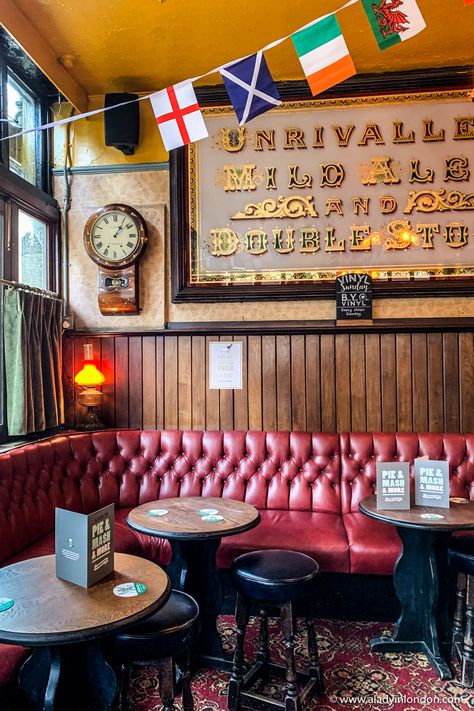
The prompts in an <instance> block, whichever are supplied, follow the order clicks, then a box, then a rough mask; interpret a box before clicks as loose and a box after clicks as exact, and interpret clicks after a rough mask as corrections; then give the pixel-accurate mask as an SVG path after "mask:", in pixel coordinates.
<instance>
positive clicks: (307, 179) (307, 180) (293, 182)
mask: <svg viewBox="0 0 474 711" xmlns="http://www.w3.org/2000/svg"><path fill="white" fill-rule="evenodd" d="M298 170H299V168H298V166H297V165H289V166H288V174H289V175H288V188H289V189H291V188H310V187H311V185H312V183H313V178H312V176H311V175H308V173H303V175H302V176H301V178H299V177H298Z"/></svg>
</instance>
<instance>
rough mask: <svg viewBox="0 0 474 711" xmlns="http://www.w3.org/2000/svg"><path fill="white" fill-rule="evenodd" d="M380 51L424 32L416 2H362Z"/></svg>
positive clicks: (423, 22)
mask: <svg viewBox="0 0 474 711" xmlns="http://www.w3.org/2000/svg"><path fill="white" fill-rule="evenodd" d="M362 5H363V7H364V10H365V12H366V13H367V16H368V18H369V22H370V26H371V27H372V31H373V33H374V35H375V39H376V40H377V44H378V46H379V49H388V47H392V46H393V45H394V44H398V42H403V41H404V40H407V39H410V37H414V36H415V35H417V34H418V32H421V30H424V29H425V27H426V22H425V21H424V19H423V15H422V14H421V12H420V9H419V7H418V5H417V4H416V0H362Z"/></svg>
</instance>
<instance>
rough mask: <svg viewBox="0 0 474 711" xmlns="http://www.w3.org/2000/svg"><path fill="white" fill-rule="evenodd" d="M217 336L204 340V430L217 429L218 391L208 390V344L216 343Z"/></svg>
mask: <svg viewBox="0 0 474 711" xmlns="http://www.w3.org/2000/svg"><path fill="white" fill-rule="evenodd" d="M218 340H219V337H218V336H207V338H206V429H207V430H218V429H219V390H210V389H209V343H210V342H211V341H218Z"/></svg>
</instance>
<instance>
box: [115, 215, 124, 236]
mask: <svg viewBox="0 0 474 711" xmlns="http://www.w3.org/2000/svg"><path fill="white" fill-rule="evenodd" d="M126 219H127V218H126V217H124V218H123V220H122V224H121V225H120V227H119V228H118V230H117V232H116V233H115V234H114V237H117V235H118V233H119V232H121V231H122V230H123V226H124V224H125V220H126Z"/></svg>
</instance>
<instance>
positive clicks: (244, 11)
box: [0, 0, 474, 95]
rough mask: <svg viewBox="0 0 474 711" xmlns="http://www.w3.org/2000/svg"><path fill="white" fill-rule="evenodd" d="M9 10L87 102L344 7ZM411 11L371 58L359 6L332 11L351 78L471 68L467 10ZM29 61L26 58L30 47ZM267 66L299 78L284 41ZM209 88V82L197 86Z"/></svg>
mask: <svg viewBox="0 0 474 711" xmlns="http://www.w3.org/2000/svg"><path fill="white" fill-rule="evenodd" d="M11 2H12V4H13V5H15V6H16V8H17V9H19V10H20V11H22V12H23V13H24V15H26V17H27V18H28V20H29V21H30V23H31V24H32V25H33V27H34V28H35V29H36V30H37V32H38V33H39V34H40V35H41V37H42V38H43V39H44V40H45V41H46V43H47V44H48V45H49V46H50V47H51V49H52V50H53V52H54V54H55V55H56V56H57V57H58V56H64V55H72V56H73V57H74V60H75V61H74V65H73V67H72V69H69V70H68V71H69V73H70V74H71V75H72V77H73V79H74V80H75V81H76V82H77V84H79V85H80V86H81V87H82V88H83V89H84V90H85V92H86V93H87V94H88V95H97V94H103V93H106V92H111V91H125V90H127V91H137V92H148V91H153V90H156V89H159V88H162V87H163V86H166V85H168V84H170V83H173V82H176V81H180V80H182V79H186V78H190V77H193V76H195V75H196V74H202V73H204V72H206V71H208V70H209V69H212V68H213V67H215V66H216V65H219V64H222V63H224V62H227V61H231V60H233V59H237V58H238V57H240V56H242V55H245V54H249V53H251V52H253V51H255V50H257V49H259V48H260V47H262V46H263V45H264V44H266V43H268V42H270V41H272V40H274V39H276V38H278V37H281V36H282V35H286V34H288V33H291V32H292V31H293V30H295V29H297V28H298V27H301V26H302V25H304V24H305V23H307V22H309V21H311V20H313V19H315V18H317V17H319V16H321V15H323V14H325V13H327V12H329V11H332V10H334V9H336V8H338V7H340V6H341V5H343V4H344V0H310V1H309V2H308V0H240V2H236V3H230V2H227V1H226V2H223V1H219V0H204V1H202V0H201V2H199V0H112V1H110V0H109V2H107V1H106V2H99V1H98V0H11ZM418 5H419V7H420V9H421V11H422V13H423V15H424V18H425V20H426V24H427V28H426V29H425V30H424V31H423V32H422V33H421V34H419V35H417V36H416V37H414V38H412V39H410V40H409V41H407V42H403V43H401V44H399V45H397V46H396V47H393V48H391V49H388V50H386V51H385V52H380V51H379V49H378V47H377V45H376V42H375V39H374V36H373V35H372V32H371V30H370V28H369V24H368V21H367V19H366V16H365V14H364V11H363V8H362V5H361V3H360V2H358V3H356V4H355V5H353V6H352V7H349V8H347V9H345V10H343V11H341V12H340V13H338V19H339V22H340V25H341V28H342V30H343V33H344V35H345V37H346V42H347V44H348V46H349V49H350V52H351V54H352V57H353V60H354V63H355V65H356V68H357V70H358V72H359V73H364V72H386V71H398V70H402V69H414V68H425V67H443V66H455V65H473V64H474V6H471V7H464V4H463V0H418ZM1 20H2V10H1V7H0V21H1ZM7 29H10V28H8V27H7ZM10 31H11V30H10ZM33 46H34V45H33ZM30 53H31V54H33V59H34V58H35V57H34V49H33V50H30ZM267 59H268V62H269V65H270V68H271V70H272V71H273V75H274V77H275V78H276V79H280V80H282V79H297V78H302V73H301V69H300V66H299V62H298V60H297V58H296V55H295V53H294V51H293V49H292V45H291V43H290V42H285V43H284V44H283V45H281V46H279V47H278V48H276V49H273V50H271V51H270V52H269V53H268V55H267ZM218 81H219V77H218V76H217V75H212V76H211V77H209V78H208V79H207V80H206V83H210V84H213V83H217V82H218Z"/></svg>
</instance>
